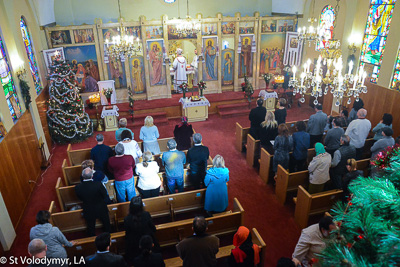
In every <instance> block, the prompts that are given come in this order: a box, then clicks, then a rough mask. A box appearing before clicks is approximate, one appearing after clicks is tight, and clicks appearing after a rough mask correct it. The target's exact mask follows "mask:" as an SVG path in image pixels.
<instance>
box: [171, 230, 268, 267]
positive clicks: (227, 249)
mask: <svg viewBox="0 0 400 267" xmlns="http://www.w3.org/2000/svg"><path fill="white" fill-rule="evenodd" d="M251 238H252V241H253V244H256V245H258V246H259V247H260V248H261V250H260V264H259V266H264V262H265V259H264V258H265V252H266V245H265V242H264V240H263V239H262V237H261V236H260V234H259V233H258V231H257V229H256V228H253V229H252V230H251ZM234 248H235V246H234V245H228V246H224V247H220V248H219V251H218V253H217V255H216V258H217V260H222V259H224V258H227V257H229V256H230V255H231V252H232V249H234ZM164 262H165V266H166V267H181V266H183V261H182V259H181V258H180V257H175V258H170V259H166V260H164Z"/></svg>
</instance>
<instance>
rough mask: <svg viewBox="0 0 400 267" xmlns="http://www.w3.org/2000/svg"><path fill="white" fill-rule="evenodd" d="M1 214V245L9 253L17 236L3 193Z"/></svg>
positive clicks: (0, 203)
mask: <svg viewBox="0 0 400 267" xmlns="http://www.w3.org/2000/svg"><path fill="white" fill-rule="evenodd" d="M0 214H1V216H0V243H1V245H2V246H3V248H4V250H5V251H7V250H10V248H11V245H12V243H13V241H14V239H15V236H16V234H15V230H14V226H13V224H12V222H11V219H10V216H9V215H8V211H7V208H6V205H5V204H4V200H3V196H2V195H1V193H0Z"/></svg>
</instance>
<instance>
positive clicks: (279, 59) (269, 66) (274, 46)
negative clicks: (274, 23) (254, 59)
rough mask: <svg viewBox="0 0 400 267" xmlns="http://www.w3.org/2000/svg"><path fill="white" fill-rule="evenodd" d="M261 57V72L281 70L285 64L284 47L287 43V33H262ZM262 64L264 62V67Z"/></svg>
mask: <svg viewBox="0 0 400 267" xmlns="http://www.w3.org/2000/svg"><path fill="white" fill-rule="evenodd" d="M260 44H261V58H260V73H259V75H262V74H264V73H274V72H276V71H277V69H278V72H279V68H280V66H281V65H282V64H283V48H284V45H285V35H283V34H278V33H276V34H263V35H261V43H260ZM263 52H264V54H263ZM262 64H264V66H263V69H262Z"/></svg>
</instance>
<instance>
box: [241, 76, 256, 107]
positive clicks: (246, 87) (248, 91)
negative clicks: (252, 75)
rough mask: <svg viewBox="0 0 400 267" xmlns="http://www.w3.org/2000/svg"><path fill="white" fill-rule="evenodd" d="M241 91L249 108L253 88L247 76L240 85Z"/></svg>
mask: <svg viewBox="0 0 400 267" xmlns="http://www.w3.org/2000/svg"><path fill="white" fill-rule="evenodd" d="M242 91H243V93H244V97H245V98H247V101H249V108H250V104H251V100H252V99H253V94H254V88H253V85H252V84H251V82H250V81H249V79H248V78H247V76H244V83H242Z"/></svg>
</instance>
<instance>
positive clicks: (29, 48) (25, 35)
mask: <svg viewBox="0 0 400 267" xmlns="http://www.w3.org/2000/svg"><path fill="white" fill-rule="evenodd" d="M20 27H21V32H22V39H23V40H24V44H25V50H26V54H27V55H28V59H29V68H30V70H31V73H32V77H33V82H34V83H35V89H36V92H37V93H38V94H39V93H40V91H41V90H42V85H41V84H40V77H39V69H38V66H37V63H36V57H35V51H34V49H33V44H32V38H31V35H30V33H29V30H28V27H27V26H26V22H25V19H24V18H23V17H21V21H20Z"/></svg>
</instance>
